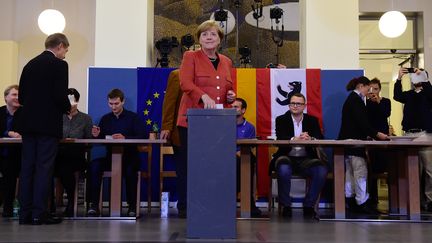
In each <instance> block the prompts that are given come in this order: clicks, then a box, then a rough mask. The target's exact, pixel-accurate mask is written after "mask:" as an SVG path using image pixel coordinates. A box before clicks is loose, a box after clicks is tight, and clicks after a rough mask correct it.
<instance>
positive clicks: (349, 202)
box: [345, 197, 358, 212]
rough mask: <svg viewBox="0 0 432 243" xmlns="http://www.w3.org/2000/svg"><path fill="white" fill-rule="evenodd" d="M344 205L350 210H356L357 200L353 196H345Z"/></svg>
mask: <svg viewBox="0 0 432 243" xmlns="http://www.w3.org/2000/svg"><path fill="white" fill-rule="evenodd" d="M345 206H346V207H347V208H348V209H349V210H350V211H353V212H354V211H356V210H357V207H358V205H357V202H356V200H355V198H354V197H346V198H345Z"/></svg>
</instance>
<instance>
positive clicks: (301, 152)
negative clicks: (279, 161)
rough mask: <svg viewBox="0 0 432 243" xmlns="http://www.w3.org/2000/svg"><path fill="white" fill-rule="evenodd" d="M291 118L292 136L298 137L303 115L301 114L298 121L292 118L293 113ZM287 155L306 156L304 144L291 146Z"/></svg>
mask: <svg viewBox="0 0 432 243" xmlns="http://www.w3.org/2000/svg"><path fill="white" fill-rule="evenodd" d="M291 118H292V121H293V127H294V137H298V136H300V134H301V133H302V132H303V116H302V118H301V120H300V122H298V123H297V121H296V120H295V119H294V117H293V115H291ZM288 155H289V156H293V157H302V156H306V155H307V153H306V148H305V147H304V146H292V149H291V151H290V152H289V154H288Z"/></svg>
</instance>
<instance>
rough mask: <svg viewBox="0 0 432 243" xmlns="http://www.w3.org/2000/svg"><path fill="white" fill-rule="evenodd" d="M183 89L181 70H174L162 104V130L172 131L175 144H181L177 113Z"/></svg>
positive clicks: (172, 140) (172, 141)
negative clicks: (180, 78) (180, 76)
mask: <svg viewBox="0 0 432 243" xmlns="http://www.w3.org/2000/svg"><path fill="white" fill-rule="evenodd" d="M182 95H183V91H182V90H181V89H180V80H179V70H178V69H176V70H173V71H172V72H171V73H170V75H169V77H168V83H167V88H166V93H165V98H164V101H163V106H162V130H169V131H170V133H171V134H170V140H171V143H172V144H173V145H176V146H180V136H179V132H178V129H177V124H176V123H177V115H178V110H179V106H180V100H181V97H182Z"/></svg>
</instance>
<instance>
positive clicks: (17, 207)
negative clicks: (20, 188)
mask: <svg viewBox="0 0 432 243" xmlns="http://www.w3.org/2000/svg"><path fill="white" fill-rule="evenodd" d="M19 210H20V205H19V202H18V200H17V199H15V200H14V202H13V211H12V214H13V217H14V218H17V217H18V214H19Z"/></svg>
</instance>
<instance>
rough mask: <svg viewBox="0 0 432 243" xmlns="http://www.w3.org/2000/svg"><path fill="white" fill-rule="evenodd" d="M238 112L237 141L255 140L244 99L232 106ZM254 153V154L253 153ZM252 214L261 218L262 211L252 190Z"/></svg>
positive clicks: (238, 170)
mask: <svg viewBox="0 0 432 243" xmlns="http://www.w3.org/2000/svg"><path fill="white" fill-rule="evenodd" d="M231 106H232V107H233V108H235V109H236V111H237V139H247V138H255V127H254V125H252V124H251V123H250V122H248V121H246V119H245V118H244V114H245V113H246V108H247V103H246V101H245V100H244V99H242V98H236V99H235V100H234V102H233V103H232V105H231ZM251 153H252V152H251ZM236 157H237V193H238V192H240V147H239V146H237V153H236ZM251 160H252V166H251V172H250V173H251V188H253V184H254V183H253V177H254V174H255V173H254V172H255V165H256V157H255V156H254V155H253V154H251ZM251 204H252V205H251V214H252V217H259V216H261V211H260V210H259V209H258V208H257V207H256V206H255V197H254V194H253V190H252V195H251Z"/></svg>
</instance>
